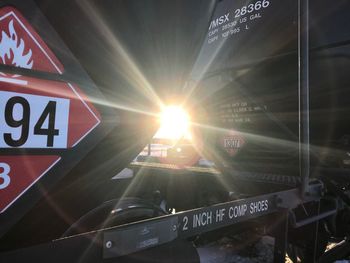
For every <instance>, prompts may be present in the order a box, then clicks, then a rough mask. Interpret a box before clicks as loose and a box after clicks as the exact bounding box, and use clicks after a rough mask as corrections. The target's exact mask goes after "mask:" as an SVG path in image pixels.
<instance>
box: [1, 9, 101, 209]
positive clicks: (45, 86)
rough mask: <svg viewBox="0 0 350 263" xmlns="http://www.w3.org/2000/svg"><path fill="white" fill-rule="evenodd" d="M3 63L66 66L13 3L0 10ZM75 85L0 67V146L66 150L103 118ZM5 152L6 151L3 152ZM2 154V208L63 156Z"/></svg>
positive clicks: (36, 67) (51, 68) (46, 69)
mask: <svg viewBox="0 0 350 263" xmlns="http://www.w3.org/2000/svg"><path fill="white" fill-rule="evenodd" d="M0 63H1V64H4V65H8V66H14V67H20V68H25V69H29V70H34V71H44V72H48V73H56V74H62V72H63V71H64V68H63V65H62V64H61V63H60V61H59V60H58V58H57V57H56V56H55V55H54V53H53V52H52V51H51V50H50V49H49V48H48V46H47V45H46V44H45V42H44V41H43V40H42V39H41V37H40V36H39V35H38V34H37V33H36V32H35V30H34V29H33V27H32V26H31V25H30V24H29V23H28V21H27V20H26V19H25V18H24V17H23V16H22V15H21V14H20V12H19V11H18V10H17V9H15V8H13V7H4V8H1V9H0ZM100 120H101V116H100V114H99V112H98V111H97V110H96V109H95V108H94V106H93V105H92V104H91V103H90V102H89V100H88V98H87V96H86V95H85V94H84V93H83V92H82V90H81V89H80V88H79V87H77V86H76V85H75V84H71V83H66V82H59V81H50V80H43V79H37V78H32V77H26V76H21V75H18V74H11V73H4V72H0V124H1V125H0V149H10V148H12V149H18V148H26V149H31V148H35V149H68V148H72V147H74V146H76V145H77V144H78V143H79V142H80V141H81V140H82V139H83V138H84V137H86V136H87V135H88V134H89V133H90V132H91V131H92V130H94V128H95V127H97V126H98V124H99V123H100V122H101V121H100ZM3 154H4V153H3ZM5 154H6V155H0V213H2V212H4V211H5V210H6V209H7V208H9V207H10V206H11V205H12V204H13V203H15V201H16V200H17V199H18V198H20V197H21V196H22V195H23V193H24V192H25V191H27V190H28V189H29V188H30V187H31V186H32V185H34V184H36V182H37V181H38V180H39V179H40V178H41V177H42V176H43V175H44V174H46V173H47V172H48V171H49V170H50V169H51V168H52V167H53V166H55V165H56V164H57V163H58V162H59V160H60V159H61V156H59V154H57V152H55V153H54V154H53V155H50V154H49V153H48V151H45V153H44V155H21V152H20V151H18V152H17V154H16V155H13V156H9V155H7V153H5Z"/></svg>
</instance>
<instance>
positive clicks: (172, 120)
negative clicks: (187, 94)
mask: <svg viewBox="0 0 350 263" xmlns="http://www.w3.org/2000/svg"><path fill="white" fill-rule="evenodd" d="M159 121H160V128H159V130H158V132H157V133H156V135H155V136H154V137H155V138H160V139H170V140H179V139H188V140H190V139H191V133H190V117H189V115H188V114H187V113H186V111H185V110H184V109H182V108H181V107H180V106H167V107H165V108H164V110H163V112H162V113H161V115H160V119H159Z"/></svg>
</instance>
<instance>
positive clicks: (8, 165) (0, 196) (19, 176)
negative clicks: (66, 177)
mask: <svg viewBox="0 0 350 263" xmlns="http://www.w3.org/2000/svg"><path fill="white" fill-rule="evenodd" d="M60 159H61V158H60V157H59V156H47V155H40V156H26V155H22V156H0V213H2V212H4V211H5V210H6V209H7V208H8V207H10V206H11V205H12V204H13V203H14V202H15V201H16V200H17V199H18V198H19V197H21V196H22V195H23V194H24V193H25V192H26V191H27V190H28V189H29V188H30V187H31V186H32V185H33V184H35V183H36V182H37V181H38V180H39V179H40V178H41V177H42V176H44V175H45V174H46V173H47V172H48V171H49V170H50V169H51V168H52V167H53V166H54V165H55V164H56V163H57V162H59V160H60ZM43 191H44V190H43Z"/></svg>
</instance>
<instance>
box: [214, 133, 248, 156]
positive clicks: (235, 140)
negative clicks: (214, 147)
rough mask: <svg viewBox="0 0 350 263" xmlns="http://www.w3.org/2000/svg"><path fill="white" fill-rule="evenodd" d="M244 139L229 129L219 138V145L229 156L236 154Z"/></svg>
mask: <svg viewBox="0 0 350 263" xmlns="http://www.w3.org/2000/svg"><path fill="white" fill-rule="evenodd" d="M244 144H245V140H244V138H243V136H242V135H241V134H240V133H238V132H236V131H233V130H232V131H229V132H228V133H227V134H226V135H224V136H222V137H221V138H220V140H219V145H220V147H222V148H223V149H224V150H225V151H226V152H227V153H228V155H230V156H234V155H236V153H237V152H238V151H239V150H240V149H241V148H242V147H243V146H244Z"/></svg>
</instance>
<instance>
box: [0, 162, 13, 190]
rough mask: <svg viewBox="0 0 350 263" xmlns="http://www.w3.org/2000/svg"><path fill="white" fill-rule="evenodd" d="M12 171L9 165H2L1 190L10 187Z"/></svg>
mask: <svg viewBox="0 0 350 263" xmlns="http://www.w3.org/2000/svg"><path fill="white" fill-rule="evenodd" d="M10 171H11V169H10V166H9V165H8V164H7V163H0V190H2V189H5V188H6V187H8V186H9V184H10V182H11V178H10V176H9V173H10Z"/></svg>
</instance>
